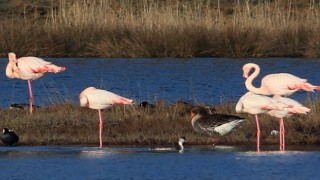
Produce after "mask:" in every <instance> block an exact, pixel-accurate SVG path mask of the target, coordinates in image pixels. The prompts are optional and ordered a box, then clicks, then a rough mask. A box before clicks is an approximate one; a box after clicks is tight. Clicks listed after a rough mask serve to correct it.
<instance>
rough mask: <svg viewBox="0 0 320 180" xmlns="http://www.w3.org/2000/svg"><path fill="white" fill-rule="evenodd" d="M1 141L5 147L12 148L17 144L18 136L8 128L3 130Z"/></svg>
mask: <svg viewBox="0 0 320 180" xmlns="http://www.w3.org/2000/svg"><path fill="white" fill-rule="evenodd" d="M1 141H2V143H3V144H5V145H6V146H12V145H14V144H16V143H18V142H19V136H18V135H17V134H16V133H14V132H13V131H12V130H9V129H8V128H3V130H2V135H1Z"/></svg>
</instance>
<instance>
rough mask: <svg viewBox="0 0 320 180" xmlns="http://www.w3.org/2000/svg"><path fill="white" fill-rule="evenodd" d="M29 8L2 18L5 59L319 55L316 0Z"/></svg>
mask: <svg viewBox="0 0 320 180" xmlns="http://www.w3.org/2000/svg"><path fill="white" fill-rule="evenodd" d="M15 1H18V0H15ZM23 2H28V3H29V4H26V3H24V4H23V5H20V6H18V7H20V8H16V11H15V13H12V15H7V16H6V17H7V18H1V19H0V21H1V24H2V27H3V28H2V29H0V50H1V51H0V55H1V56H3V57H6V56H7V52H11V51H14V52H16V53H17V54H19V55H24V56H25V55H34V56H36V55H37V56H55V57H62V56H69V57H82V56H86V57H209V56H215V57H270V56H306V57H319V55H320V50H319V49H320V44H319V40H320V39H319V32H318V29H319V27H320V18H319V12H320V7H319V3H318V2H315V1H312V0H310V1H299V0H275V1H267V0H266V1H250V2H251V3H249V1H240V0H238V1H227V0H225V1H223V0H221V1H210V0H191V1H184V0H162V1H156V0H143V1H134V0H124V1H116V0H114V1H102V0H90V1H89V0H59V1H52V3H50V4H48V3H47V4H45V5H43V6H42V7H41V8H40V7H39V6H37V4H41V2H42V1H38V3H37V2H35V1H31V0H29V1H23ZM16 4H19V3H16ZM16 6H17V5H16ZM17 9H18V10H20V11H18V10H17ZM7 14H8V13H7Z"/></svg>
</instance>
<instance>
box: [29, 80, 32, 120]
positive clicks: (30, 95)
mask: <svg viewBox="0 0 320 180" xmlns="http://www.w3.org/2000/svg"><path fill="white" fill-rule="evenodd" d="M28 88H29V106H30V107H29V108H30V114H32V110H33V107H32V106H33V94H32V87H31V80H28Z"/></svg>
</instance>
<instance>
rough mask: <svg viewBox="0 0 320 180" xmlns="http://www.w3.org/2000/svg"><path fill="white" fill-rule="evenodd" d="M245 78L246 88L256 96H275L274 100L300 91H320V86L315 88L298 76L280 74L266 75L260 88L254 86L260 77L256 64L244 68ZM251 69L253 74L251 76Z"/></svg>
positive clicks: (246, 65) (249, 64)
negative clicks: (254, 81) (256, 79)
mask: <svg viewBox="0 0 320 180" xmlns="http://www.w3.org/2000/svg"><path fill="white" fill-rule="evenodd" d="M242 69H243V77H244V78H246V79H247V80H246V82H245V85H246V88H247V89H248V90H249V91H251V92H254V93H256V94H262V95H273V96H274V98H279V97H280V96H289V95H291V94H293V93H295V92H296V91H298V90H304V91H309V92H314V90H320V86H314V85H312V84H310V83H308V82H307V80H306V79H301V78H299V77H297V76H294V75H292V74H288V73H278V74H269V75H266V76H265V77H264V78H263V79H262V80H261V86H260V87H259V88H257V87H254V86H253V85H252V81H253V80H254V79H255V78H256V77H257V76H258V75H259V73H260V67H259V66H258V65H257V64H254V63H248V64H245V65H244V66H243V68H242ZM251 69H254V71H253V73H252V74H251V75H250V76H249V73H250V71H251Z"/></svg>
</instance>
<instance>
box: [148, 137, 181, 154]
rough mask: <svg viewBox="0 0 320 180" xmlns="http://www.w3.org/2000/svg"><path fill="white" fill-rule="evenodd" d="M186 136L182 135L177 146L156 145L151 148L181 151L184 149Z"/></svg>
mask: <svg viewBox="0 0 320 180" xmlns="http://www.w3.org/2000/svg"><path fill="white" fill-rule="evenodd" d="M186 141H187V140H186V137H180V138H179V141H178V146H177V147H156V148H151V149H150V150H151V151H179V152H182V151H183V150H184V146H183V143H184V142H186Z"/></svg>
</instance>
